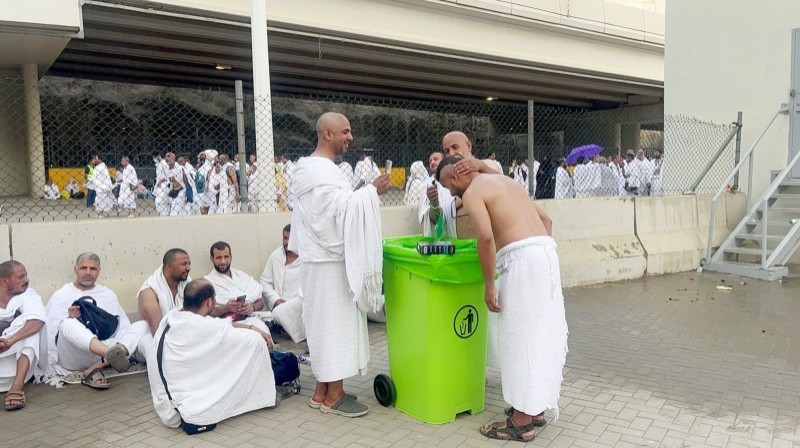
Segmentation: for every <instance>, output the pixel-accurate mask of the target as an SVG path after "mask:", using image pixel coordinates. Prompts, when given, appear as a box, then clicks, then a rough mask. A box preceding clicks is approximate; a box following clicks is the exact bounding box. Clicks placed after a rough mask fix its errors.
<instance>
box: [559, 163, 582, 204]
mask: <svg viewBox="0 0 800 448" xmlns="http://www.w3.org/2000/svg"><path fill="white" fill-rule="evenodd" d="M575 169H576V170H577V169H578V167H575ZM573 197H575V186H574V185H572V178H571V177H570V176H569V171H567V170H566V168H563V167H558V169H557V170H556V193H555V199H566V198H573Z"/></svg>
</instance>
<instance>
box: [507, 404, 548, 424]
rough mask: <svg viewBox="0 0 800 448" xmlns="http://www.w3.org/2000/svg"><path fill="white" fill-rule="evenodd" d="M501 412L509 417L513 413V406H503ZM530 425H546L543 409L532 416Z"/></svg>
mask: <svg viewBox="0 0 800 448" xmlns="http://www.w3.org/2000/svg"><path fill="white" fill-rule="evenodd" d="M503 412H504V413H505V414H506V415H507V416H509V417H511V416H512V415H514V406H509V407H507V408H505V409H504V410H503ZM539 417H541V418H539ZM537 418H539V419H538V420H537ZM532 425H533V426H535V427H537V428H542V427H544V426H545V425H547V420H545V419H544V411H542V412H540V413H538V414H536V415H534V416H533V423H532Z"/></svg>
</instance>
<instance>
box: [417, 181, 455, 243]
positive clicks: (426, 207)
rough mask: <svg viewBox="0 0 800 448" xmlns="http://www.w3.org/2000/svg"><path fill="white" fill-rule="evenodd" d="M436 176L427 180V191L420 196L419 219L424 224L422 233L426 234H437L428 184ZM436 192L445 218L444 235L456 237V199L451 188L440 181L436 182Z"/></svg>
mask: <svg viewBox="0 0 800 448" xmlns="http://www.w3.org/2000/svg"><path fill="white" fill-rule="evenodd" d="M434 179H435V176H434V175H431V176H430V177H429V178H427V179H426V180H425V191H423V192H422V196H421V197H420V198H419V210H418V212H417V219H418V220H419V222H420V224H421V225H422V234H423V235H425V236H436V224H434V223H432V222H431V218H430V214H429V212H430V210H431V201H430V199H428V191H427V188H428V185H431V183H432V182H433V181H434ZM435 185H436V192H437V194H438V195H439V208H441V209H442V211H441V215H440V216H441V219H443V220H444V221H443V226H442V236H443V237H446V238H456V213H457V210H456V199H455V198H454V197H453V195H451V194H450V190H448V189H447V188H445V187H444V186H443V185H442V184H440V183H439V182H436V184H435Z"/></svg>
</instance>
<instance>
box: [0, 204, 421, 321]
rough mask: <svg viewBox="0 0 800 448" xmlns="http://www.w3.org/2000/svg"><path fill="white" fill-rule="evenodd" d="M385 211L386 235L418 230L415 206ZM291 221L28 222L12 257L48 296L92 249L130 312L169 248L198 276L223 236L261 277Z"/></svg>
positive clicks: (239, 262)
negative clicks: (187, 261)
mask: <svg viewBox="0 0 800 448" xmlns="http://www.w3.org/2000/svg"><path fill="white" fill-rule="evenodd" d="M382 214H383V221H382V222H383V232H384V235H385V236H397V235H405V234H409V233H415V232H416V231H417V230H416V227H415V226H414V223H415V220H416V210H415V209H412V208H409V207H387V208H384V209H383V210H382ZM290 220H291V215H290V214H289V213H265V214H242V215H229V216H188V217H183V218H138V219H127V218H124V219H107V220H94V221H90V220H86V221H66V222H49V223H25V224H12V226H11V227H12V240H13V248H14V255H15V258H16V259H18V260H19V261H20V262H22V263H24V264H25V266H26V267H27V269H28V274H29V276H30V278H31V285H32V286H33V288H34V289H36V291H37V292H39V293H40V294H41V295H42V297H43V298H44V300H45V301H47V300H49V298H50V295H52V293H53V291H55V290H56V289H58V288H60V287H61V286H62V285H64V283H67V282H68V281H71V280H72V279H73V272H72V269H73V266H74V264H75V258H76V257H77V256H78V254H80V253H81V252H86V251H92V252H95V253H97V254H98V255H99V256H100V258H101V260H102V264H101V270H102V272H101V274H100V279H99V283H101V284H103V285H105V286H108V287H109V288H111V289H112V290H114V291H115V292H116V293H117V295H118V296H119V299H120V302H121V303H122V306H123V307H124V308H125V309H126V310H128V311H133V310H136V293H137V291H138V290H139V286H141V284H142V282H143V281H144V279H145V278H146V277H147V276H149V275H150V274H151V273H152V272H153V271H154V270H155V269H156V268H157V267H158V266H160V265H161V258H162V257H163V255H164V252H166V251H167V250H169V249H171V248H173V247H180V248H182V249H185V250H186V251H187V252H188V253H189V256H190V257H191V259H192V271H191V274H190V275H191V276H192V277H193V278H196V277H202V276H203V275H205V274H207V273H208V272H210V271H211V269H212V265H211V260H210V257H209V248H210V247H211V244H213V243H214V242H215V241H220V240H222V241H226V242H227V243H228V244H230V245H231V249H232V252H233V266H234V267H235V268H237V269H241V270H243V271H245V272H247V273H249V274H250V275H252V276H253V277H256V278H258V277H259V276H260V275H261V271H262V270H263V269H264V265H265V264H266V262H267V258H268V257H269V254H270V253H272V251H273V250H275V248H277V247H278V246H279V245H280V244H281V230H282V229H283V227H284V226H285V225H286V224H288V223H289V222H290ZM3 229H5V231H4V230H3ZM8 247H9V244H8V228H7V226H0V254H2V253H3V252H2V251H3V250H4V249H3V248H5V251H8ZM8 258H9V256H8V254H6V255H4V259H8Z"/></svg>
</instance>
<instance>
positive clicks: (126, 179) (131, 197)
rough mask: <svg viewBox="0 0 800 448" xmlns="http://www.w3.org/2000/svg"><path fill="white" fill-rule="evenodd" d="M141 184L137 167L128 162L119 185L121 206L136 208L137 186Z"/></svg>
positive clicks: (130, 208) (129, 208)
mask: <svg viewBox="0 0 800 448" xmlns="http://www.w3.org/2000/svg"><path fill="white" fill-rule="evenodd" d="M138 186H139V177H138V176H137V175H136V168H134V167H133V165H130V164H128V166H126V167H125V169H124V170H122V182H121V183H120V185H119V199H118V203H119V206H120V207H122V208H124V209H128V210H136V187H138Z"/></svg>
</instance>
